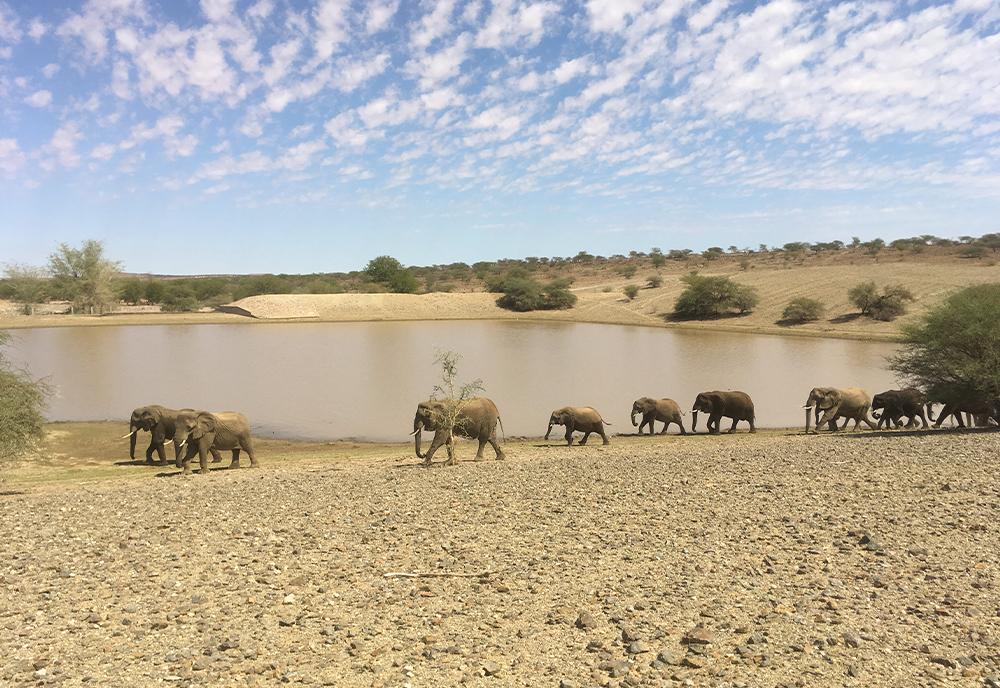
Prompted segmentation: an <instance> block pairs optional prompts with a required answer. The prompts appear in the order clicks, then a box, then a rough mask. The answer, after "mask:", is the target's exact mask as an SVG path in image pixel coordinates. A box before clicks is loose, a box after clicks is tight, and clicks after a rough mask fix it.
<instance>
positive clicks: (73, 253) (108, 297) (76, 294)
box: [49, 239, 121, 313]
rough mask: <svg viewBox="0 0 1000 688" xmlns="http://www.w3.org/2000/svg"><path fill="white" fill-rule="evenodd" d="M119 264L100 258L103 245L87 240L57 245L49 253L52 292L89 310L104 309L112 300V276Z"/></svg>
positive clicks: (119, 267) (113, 276)
mask: <svg viewBox="0 0 1000 688" xmlns="http://www.w3.org/2000/svg"><path fill="white" fill-rule="evenodd" d="M120 271H121V265H120V264H119V263H117V262H115V261H113V260H108V259H107V258H105V257H104V244H103V243H102V242H100V241H96V240H94V239H88V240H87V241H84V242H83V244H81V246H80V248H73V247H72V246H70V245H69V244H59V248H57V249H56V251H55V252H54V253H52V254H51V255H50V256H49V274H51V275H52V288H53V291H54V292H55V294H56V295H58V296H61V297H63V298H65V299H67V300H69V301H72V302H73V305H74V306H75V307H77V308H80V309H83V310H89V311H90V312H91V313H93V312H94V311H97V312H98V313H103V312H104V310H105V309H106V308H107V307H108V306H109V305H111V304H112V303H114V302H115V300H116V294H115V289H114V281H115V278H117V277H118V274H119V272H120Z"/></svg>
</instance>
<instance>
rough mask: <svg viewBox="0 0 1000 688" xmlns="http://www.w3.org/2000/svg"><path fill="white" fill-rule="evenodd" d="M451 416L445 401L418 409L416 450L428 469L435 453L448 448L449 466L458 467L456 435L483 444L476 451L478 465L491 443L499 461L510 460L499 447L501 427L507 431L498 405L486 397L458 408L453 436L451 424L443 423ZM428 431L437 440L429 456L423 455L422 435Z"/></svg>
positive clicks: (428, 451) (419, 406)
mask: <svg viewBox="0 0 1000 688" xmlns="http://www.w3.org/2000/svg"><path fill="white" fill-rule="evenodd" d="M447 412H448V406H447V404H446V403H445V402H444V401H440V400H436V399H429V400H427V401H422V402H420V403H419V404H418V405H417V412H416V414H414V416H413V432H411V433H410V434H411V435H413V448H414V449H415V450H416V453H417V458H419V459H423V460H424V465H425V466H430V465H431V459H433V458H434V452H436V451H437V450H438V448H439V447H440V446H441V445H442V444H445V445H447V449H448V460H447V461H446V462H445V465H446V466H450V465H452V464H454V463H455V443H454V438H453V434H457V435H459V436H461V437H467V438H469V439H472V440H478V441H479V449H478V450H477V451H476V461H482V460H483V449H484V448H485V447H486V443H487V442H489V443H490V445H491V446H492V447H493V451H495V452H496V458H497V460H498V461H502V460H503V459H504V458H506V455H505V454H504V453H503V450H502V449H500V445H499V444H497V423H499V424H500V431H501V432H502V431H503V421H501V420H500V411H498V410H497V406H496V404H494V403H493V401H492V400H490V399H487V398H486V397H474V398H472V399H467V400H465V401H463V402H461V404H460V405H459V407H458V415H457V416H456V417H455V426H454V429H453V433H449V432H448V428H447V424H446V423H443V421H444V420H445V418H446V415H447ZM424 430H432V431H433V432H434V439H433V440H432V441H431V447H430V449H428V450H427V454H421V453H420V434H421V432H422V431H424Z"/></svg>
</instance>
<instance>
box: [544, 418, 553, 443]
mask: <svg viewBox="0 0 1000 688" xmlns="http://www.w3.org/2000/svg"><path fill="white" fill-rule="evenodd" d="M551 433H552V421H549V429H548V430H546V431H545V439H549V435H550V434H551Z"/></svg>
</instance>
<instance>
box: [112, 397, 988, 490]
mask: <svg viewBox="0 0 1000 688" xmlns="http://www.w3.org/2000/svg"><path fill="white" fill-rule="evenodd" d="M934 405H935V402H934V401H933V400H930V399H928V398H927V397H926V396H925V395H924V394H923V393H922V392H920V391H919V390H917V389H912V388H910V389H896V390H888V391H885V392H881V393H879V394H876V395H875V396H874V397H870V396H869V395H868V393H867V392H866V391H865V390H863V389H860V388H858V387H849V388H846V389H838V388H834V387H815V388H813V389H812V391H810V392H809V396H808V398H807V399H806V403H805V405H804V407H803V408H805V410H806V432H807V433H808V432H809V431H810V421H812V426H813V428H814V432H819V431H820V430H821V429H822V428H824V427H826V428H827V429H829V430H831V431H832V430H839V429H843V428H846V427H847V425H848V424H849V423H850V422H851V421H852V420H853V421H854V429H855V430H857V429H858V428H859V426H860V424H861V423H865V424H866V425H867V426H868V427H869V428H870V429H872V430H879V429H882V428H883V427H884V428H890V427H892V428H899V427H903V419H906V423H905V427H906V428H913V427H918V426H919V427H923V428H929V427H930V423H931V422H934V427H937V428H939V427H941V423H942V421H943V420H945V419H946V418H948V417H952V418H954V419H955V421H956V423H957V425H958V426H959V427H965V425H966V423H968V424H969V425H989V424H990V423H996V424H997V425H1000V399H994V400H992V401H987V402H982V401H970V402H959V403H946V404H944V407H943V408H942V410H941V413H940V414H939V415H938V417H937V419H936V421H935V418H934V413H933V409H934ZM699 413H704V414H707V415H708V421H707V427H708V432H709V433H710V434H713V435H716V434H719V432H720V431H721V428H720V426H721V423H722V419H723V418H727V419H729V420H731V421H732V425H731V426H730V428H729V432H730V433H732V432H735V431H736V425H737V424H738V423H739V422H740V421H744V422H746V423H747V424H748V425H749V426H750V432H756V427H755V426H754V420H755V413H754V405H753V400H752V399H751V398H750V395H748V394H746V393H745V392H739V391H727V392H722V391H711V392H701V393H700V394H698V395H697V397H695V400H694V403H693V404H692V406H691V432H696V431H697V430H696V428H697V424H698V414H699ZM963 415H964V416H965V418H964V419H963ZM637 416H639V417H641V422H637V421H636V417H637ZM683 416H684V412H683V411H681V409H680V406H679V405H678V404H677V402H676V401H674V400H673V399H653V398H651V397H641V398H639V399H636V400H635V402H634V403H633V404H632V413H631V420H632V425H633V426H635V427H638V429H639V434H640V435H641V434H643V430H644V429H648V431H649V434H653V432H654V431H655V427H654V424H655V423H657V422H660V423H663V428H662V429H661V430H660V434H661V435H662V434H665V433H666V432H667V429H668V428H669V427H670V426H671V425H677V428H678V429H679V430H680V433H681V434H682V435H686V434H688V431H687V430H686V429H685V427H684V422H683ZM841 420H843V421H844V423H843V425H838V421H841ZM498 424H499V426H500V430H501V431H502V430H503V422H502V421H501V420H500V412H499V410H497V407H496V404H494V403H493V402H492V401H491V400H490V399H486V398H484V397H476V398H473V399H467V400H465V401H462V402H450V403H449V402H447V401H441V400H433V399H432V400H428V401H424V402H421V403H420V404H418V406H417V411H416V414H415V415H414V417H413V432H412V433H410V434H411V435H412V436H413V438H414V449H415V450H416V455H417V457H418V458H421V459H423V460H424V465H430V463H431V460H432V459H433V457H434V453H435V452H436V451H437V450H438V449H439V448H440V447H441V445H445V447H446V448H447V452H448V460H447V461H446V464H452V463H454V461H455V450H454V441H453V436H454V435H459V436H461V437H466V438H469V439H474V440H477V441H478V443H479V447H478V450H477V451H476V460H477V461H480V460H482V459H483V450H484V449H485V448H486V445H487V444H489V445H490V446H491V447H492V448H493V451H494V452H496V458H497V459H503V458H504V452H503V450H502V449H501V448H500V444H499V443H498V442H497V433H496V430H497V425H498ZM555 425H561V426H563V427H564V428H565V430H566V434H565V438H566V444H567V445H572V444H573V433H575V432H579V433H583V437H582V438H581V439H580V444H581V445H582V444H586V443H587V440H588V439H589V438H590V436H591V435H592V434H596V435H599V436H600V438H601V440H603V442H604V444H610V441H609V440H608V436H607V433H606V432H605V426H606V425H611V424H610V423H608V422H607V421H606V420H604V418H603V417H602V416H601V414H600V412H599V411H597V410H596V409H594V408H592V407H590V406H566V407H563V408H560V409H556V410H555V411H553V412H552V413H551V414H550V415H549V425H548V430H547V431H546V433H545V439H548V438H549V435H550V434H551V433H552V427H553V426H555ZM140 430H144V431H147V432H149V433H150V435H151V439H150V443H149V447H148V448H147V449H146V462H147V463H152V462H153V453H154V452H156V453H157V455H158V457H159V463H160V465H163V464H165V463H166V452H165V450H164V444H165V443H166V442H167V441H172V442H173V444H174V455H175V463H176V465H177V467H178V468H182V469H183V470H184V473H190V472H191V469H190V461H191V459H193V458H194V456H195V454H197V455H198V457H199V461H200V465H201V472H202V473H203V474H204V473H207V472H208V455H209V454H211V455H212V460H213V462H216V463H217V462H219V461H221V460H222V457H221V456H220V454H219V452H220V451H231V452H232V456H233V459H232V463H231V464H230V468H236V467H239V464H240V451H245V452H246V453H247V455H248V456H249V457H250V465H251V466H253V467H256V466H257V465H258V464H257V458H256V456H255V455H254V449H253V441H252V439H251V437H250V423H249V421H247V418H246V416H244V415H243V414H242V413H235V412H222V413H210V412H208V411H196V410H194V409H180V410H176V409H170V408H167V407H165V406H159V405H152V406H142V407H139V408H137V409H135V410H134V411H133V412H132V417H131V420H130V422H129V434H128V435H125V437H128V438H130V444H129V456H131V457H132V459H133V460H134V459H135V445H136V436H137V433H138V432H139V431H140ZM423 431H428V432H433V433H434V438H433V439H432V440H431V445H430V448H429V449H428V450H427V452H426V453H423V452H421V434H422V433H423ZM123 439H124V438H123ZM182 450H184V451H183V452H182Z"/></svg>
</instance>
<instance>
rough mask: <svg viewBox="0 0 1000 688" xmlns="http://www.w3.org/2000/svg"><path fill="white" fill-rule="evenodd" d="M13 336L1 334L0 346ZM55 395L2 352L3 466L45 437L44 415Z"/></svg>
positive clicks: (0, 454)
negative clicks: (17, 366) (18, 367)
mask: <svg viewBox="0 0 1000 688" xmlns="http://www.w3.org/2000/svg"><path fill="white" fill-rule="evenodd" d="M9 339H10V335H8V334H7V333H6V332H3V331H0V346H3V345H4V344H6V343H7V342H8V341H9ZM50 394H51V390H50V388H49V386H48V385H47V384H46V383H45V382H44V381H43V380H35V379H34V378H32V377H31V375H30V374H29V373H28V372H27V371H25V370H19V369H17V368H15V367H14V366H13V364H11V362H10V361H8V360H7V359H6V357H4V355H3V352H0V465H2V464H4V463H7V462H9V461H12V460H15V459H18V458H21V457H23V456H25V455H26V454H28V453H30V452H31V451H32V450H33V449H34V448H35V447H36V446H37V443H38V441H39V440H40V439H41V438H42V423H44V422H45V418H44V416H43V415H42V412H43V411H44V410H45V403H46V399H47V398H48V396H49V395H50Z"/></svg>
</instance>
